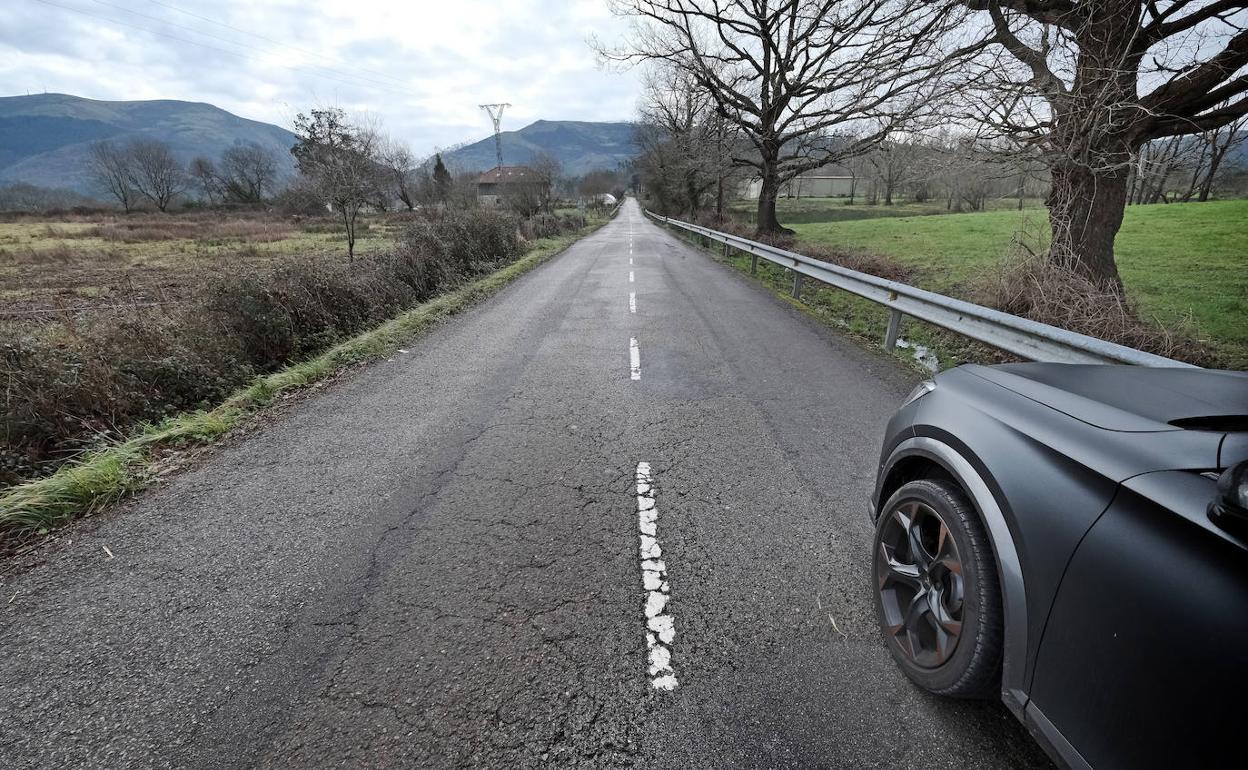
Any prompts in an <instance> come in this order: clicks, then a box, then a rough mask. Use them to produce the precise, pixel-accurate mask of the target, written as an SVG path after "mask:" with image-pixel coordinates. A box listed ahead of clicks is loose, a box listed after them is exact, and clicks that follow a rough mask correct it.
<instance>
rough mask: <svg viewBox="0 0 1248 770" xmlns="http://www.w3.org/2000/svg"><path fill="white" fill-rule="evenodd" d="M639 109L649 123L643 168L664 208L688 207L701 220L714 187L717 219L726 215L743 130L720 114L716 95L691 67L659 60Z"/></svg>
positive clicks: (646, 83)
mask: <svg viewBox="0 0 1248 770" xmlns="http://www.w3.org/2000/svg"><path fill="white" fill-rule="evenodd" d="M638 112H639V113H640V115H639V117H640V123H641V124H642V125H643V126H645V127H646V128H645V129H644V130H643V131H642V132H641V133H640V134H639V135H638V139H639V145H640V147H641V149H642V150H643V154H644V155H645V158H644V160H643V163H642V170H643V173H644V174H645V176H646V183H647V185H648V186H649V187H650V188H651V190H652V191H655V192H656V198H661V200H662V202H663V208H664V210H665V211H667V212H668V213H683V212H687V214H688V217H689V219H691V220H696V219H697V218H698V212H699V210H700V209H701V208H702V206H703V203H704V201H705V199H706V198H707V196H708V195H710V194H711V193H712V191H713V192H714V196H715V215H716V219H717V220H722V219H723V213H724V211H723V207H724V188H725V185H726V184H727V183H728V181H729V178H730V177H731V176H732V174H731V170H732V168H733V165H734V164H733V161H732V157H733V151H734V150H740V149H742V148H741V147H740V146H739V133H738V131H737V130H736V128H735V126H733V125H731V124H729V122H728V121H727V120H725V119H724V118H723V117H722V116H721V115H719V114H718V112H717V111H716V109H715V103H714V100H713V99H712V98H711V95H710V94H709V93H708V92H707V91H705V90H704V89H702V88H701V87H700V86H699V84H698V82H697V79H696V78H695V77H693V75H692V74H691V73H689V72H688V71H686V70H683V69H680V68H678V67H674V66H672V65H671V64H668V63H666V62H659V63H658V64H657V66H655V67H653V68H652V69H651V70H650V71H649V72H647V73H646V77H645V79H644V80H643V94H642V99H641V103H640V105H639V108H638ZM657 193H662V194H661V195H658V194H657Z"/></svg>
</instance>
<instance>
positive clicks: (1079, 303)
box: [975, 254, 1216, 366]
mask: <svg viewBox="0 0 1248 770" xmlns="http://www.w3.org/2000/svg"><path fill="white" fill-rule="evenodd" d="M977 293H978V295H979V296H977V297H976V298H975V301H976V302H979V303H980V304H983V305H988V306H989V307H995V308H997V309H998V310H1003V311H1005V312H1006V313H1011V314H1013V315H1017V316H1022V317H1023V318H1030V319H1032V320H1033V321H1040V322H1041V323H1046V324H1049V325H1050V326H1056V327H1058V328H1061V329H1069V330H1070V331H1074V332H1078V333H1080V334H1086V335H1088V336H1091V337H1097V338H1099V339H1103V340H1108V341H1109V342H1116V343H1118V344H1119V345H1126V346H1128V347H1132V348H1138V349H1139V350H1144V351H1147V352H1149V353H1155V354H1157V355H1160V356H1166V357H1167V358H1176V359H1178V360H1180V361H1187V362H1189V363H1193V364H1198V365H1201V366H1211V365H1216V361H1214V360H1213V356H1212V354H1211V353H1210V351H1209V348H1208V347H1207V346H1206V345H1205V344H1204V343H1202V342H1201V341H1200V340H1199V339H1198V338H1197V336H1196V333H1195V326H1194V325H1193V324H1192V323H1191V320H1190V319H1188V320H1187V321H1186V322H1183V323H1179V324H1175V323H1170V324H1167V325H1166V326H1162V325H1161V324H1160V323H1157V322H1156V321H1152V320H1148V319H1145V318H1144V317H1142V315H1141V313H1140V310H1139V307H1138V305H1137V304H1136V303H1135V302H1134V301H1132V300H1131V299H1130V298H1129V297H1128V296H1125V295H1124V294H1123V293H1122V292H1121V291H1115V290H1113V289H1107V288H1105V287H1103V286H1100V285H1098V284H1096V283H1095V282H1093V281H1090V280H1088V279H1087V278H1085V277H1083V276H1081V275H1079V274H1078V273H1075V272H1073V271H1071V270H1067V269H1064V268H1061V267H1058V266H1056V265H1054V264H1052V263H1050V262H1049V261H1048V260H1047V259H1045V258H1044V256H1043V255H1042V254H1034V255H1033V254H1025V255H1021V256H1015V257H1011V258H1009V259H1007V260H1005V261H1003V262H1002V263H1001V266H1000V267H999V268H998V269H997V270H996V271H995V272H989V273H988V274H987V276H986V277H985V278H984V280H983V281H982V283H981V284H980V286H979V288H978V292H977Z"/></svg>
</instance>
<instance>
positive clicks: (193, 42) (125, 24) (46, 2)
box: [34, 0, 412, 96]
mask: <svg viewBox="0 0 1248 770" xmlns="http://www.w3.org/2000/svg"><path fill="white" fill-rule="evenodd" d="M34 2H36V3H40V4H42V5H47V6H51V7H53V8H60V9H61V10H63V11H70V12H72V13H77V14H80V15H82V16H87V17H90V18H93V19H98V20H100V21H105V22H108V23H109V24H115V25H117V26H120V27H127V28H129V29H134V30H138V31H140V32H146V33H147V34H149V35H156V36H158V37H163V38H168V39H169V40H176V41H178V42H180V43H187V44H189V45H197V46H199V47H201V48H206V49H208V50H211V51H217V52H218V53H223V54H227V55H229V56H236V57H238V58H240V59H242V60H243V61H247V62H251V63H253V64H259V63H260V62H257V61H256V60H255V59H254V58H253V57H250V56H248V55H246V54H243V53H240V52H238V51H232V50H230V49H228V48H221V47H219V46H215V45H210V44H208V43H204V42H201V41H199V40H190V39H188V38H185V37H179V36H177V35H171V34H169V33H168V32H161V31H159V30H154V29H150V28H148V27H141V26H139V25H137V24H130V23H128V22H124V21H121V20H119V19H115V18H112V17H111V16H104V15H101V14H98V13H92V12H90V11H84V10H83V9H81V8H74V7H72V6H68V5H62V4H60V3H56V2H53V1H52V0H34ZM198 34H203V33H198ZM232 45H238V46H240V47H243V48H247V47H248V46H244V45H242V44H240V43H232ZM252 50H260V49H255V48H253V49H252ZM262 53H263V51H262ZM265 66H274V67H279V68H281V69H286V70H291V71H293V72H303V73H306V74H310V75H313V76H314V77H320V78H324V79H327V80H333V81H336V82H339V83H342V84H343V85H348V86H355V87H357V88H359V87H361V85H362V84H361V82H360V80H361V79H358V78H357V80H355V81H352V80H344V79H342V78H338V77H333V76H331V75H324V74H319V73H316V72H312V71H310V70H309V69H308V68H307V67H300V66H296V65H291V64H273V65H265ZM318 69H327V68H318ZM329 71H332V70H329ZM343 74H347V73H343ZM347 76H348V77H355V76H352V75H349V74H347ZM364 80H365V81H366V82H371V81H367V80H366V79H364ZM376 85H378V86H379V87H380V90H382V91H386V92H387V93H392V94H396V95H399V96H411V95H412V94H410V93H407V92H402V91H397V90H394V89H393V88H389V87H387V86H386V85H385V84H376Z"/></svg>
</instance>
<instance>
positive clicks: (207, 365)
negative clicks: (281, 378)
mask: <svg viewBox="0 0 1248 770" xmlns="http://www.w3.org/2000/svg"><path fill="white" fill-rule="evenodd" d="M576 223H577V219H576V218H575V217H565V216H559V217H552V218H551V220H550V221H548V222H543V223H541V224H540V225H538V226H537V227H538V228H545V229H546V230H549V229H550V228H554V229H556V230H559V229H561V228H567V227H573V225H574V224H576ZM127 224H129V223H127ZM200 224H202V225H205V226H212V225H214V224H219V220H209V219H204V220H203V221H202V222H201V223H200ZM134 225H135V226H134V227H118V228H116V232H118V233H122V232H134V231H139V232H143V230H144V226H143V225H142V224H141V223H138V222H136V223H134ZM577 226H579V225H577ZM226 228H228V229H231V230H233V231H235V232H240V233H243V232H247V231H249V225H247V224H246V223H241V222H240V223H237V224H227V225H226ZM520 229H521V223H520V222H519V221H517V220H516V219H515V218H514V217H512V216H511V215H509V214H504V213H499V212H493V211H485V210H476V211H451V212H447V213H446V214H444V215H443V216H441V217H440V218H439V219H438V220H437V221H433V222H429V221H419V222H416V223H415V224H413V225H412V226H411V227H410V228H409V229H408V231H407V233H406V234H405V235H404V236H403V237H402V238H401V239H400V240H399V242H398V243H397V244H396V245H395V247H394V248H393V249H392V250H391V252H390V253H389V254H385V255H380V256H368V257H363V258H360V259H357V260H356V261H355V262H353V263H351V264H345V263H338V264H325V263H322V262H308V261H300V260H291V261H288V262H285V263H283V264H280V265H279V266H278V267H276V268H275V269H272V270H271V271H270V272H267V273H262V272H257V271H254V270H252V271H242V272H237V273H235V272H229V273H226V274H225V275H224V276H223V277H221V278H220V279H218V280H217V281H216V282H215V283H214V284H213V285H212V286H210V287H209V289H208V290H207V291H206V292H205V293H204V295H203V298H202V299H201V300H199V301H198V302H197V303H195V304H192V305H190V306H188V307H186V309H185V310H184V311H183V312H182V313H180V314H177V315H174V316H172V317H169V316H165V315H161V314H157V313H155V312H147V311H144V312H127V313H123V314H115V315H108V314H104V315H100V316H95V317H92V318H90V319H89V320H86V321H77V320H75V319H74V318H73V317H70V316H67V317H66V318H65V320H64V323H62V324H59V325H58V324H49V325H46V326H41V327H34V326H25V327H19V326H16V325H11V326H6V327H5V328H4V329H3V330H0V332H3V338H4V339H8V340H11V341H9V342H5V343H0V392H3V393H4V396H3V398H4V399H5V403H4V407H5V409H4V413H3V417H2V418H0V437H3V438H2V439H0V485H4V484H9V483H14V482H17V481H19V480H22V479H25V478H30V477H32V476H36V475H39V474H42V473H44V472H46V471H48V470H52V469H54V467H55V466H56V465H57V464H58V463H59V462H61V461H63V460H65V459H67V458H68V457H70V456H72V455H73V454H75V453H77V452H80V451H81V450H83V449H84V448H87V447H90V446H93V445H96V444H98V443H100V442H103V441H109V440H113V439H117V438H120V437H121V436H122V435H123V434H124V433H125V432H126V431H128V430H129V429H130V428H131V427H132V426H133V425H135V424H138V423H142V422H155V421H158V420H160V419H162V418H164V417H167V416H169V415H171V414H174V413H177V412H181V411H186V410H192V409H197V408H204V407H208V406H211V405H214V404H217V403H220V402H221V401H223V400H224V399H225V398H226V396H227V395H228V394H229V393H231V392H232V391H234V390H235V389H237V388H238V387H239V386H240V385H242V384H243V383H245V382H246V381H248V380H249V379H250V378H252V377H253V376H255V375H256V374H259V373H266V372H271V371H274V370H277V369H279V368H281V367H282V366H284V365H286V364H289V363H293V362H296V361H299V360H303V359H307V358H310V357H313V356H315V355H317V354H319V353H321V352H323V351H324V350H325V349H327V348H329V347H330V346H332V345H334V344H335V343H337V342H340V341H341V340H342V339H344V338H346V337H349V336H352V335H355V334H358V333H359V332H361V331H363V330H365V329H367V328H370V327H372V326H376V325H378V324H380V323H381V322H383V321H384V320H387V319H389V318H391V317H393V316H395V315H397V314H398V313H399V312H401V311H403V310H405V309H407V308H409V307H411V306H412V305H415V304H417V303H420V302H423V301H426V300H428V299H430V298H432V297H433V296H435V295H437V294H439V293H440V292H443V291H446V290H448V289H451V288H453V287H454V286H455V285H456V284H459V283H461V282H463V281H465V280H467V279H470V278H473V277H475V276H476V275H477V274H480V273H485V272H488V271H490V270H493V269H495V268H497V267H499V266H500V265H502V264H505V263H509V262H512V261H514V260H515V259H517V258H518V257H520V256H521V254H522V253H523V247H522V242H521V240H520V236H519V230H520ZM143 234H144V236H147V235H148V234H147V233H143ZM49 258H50V257H49Z"/></svg>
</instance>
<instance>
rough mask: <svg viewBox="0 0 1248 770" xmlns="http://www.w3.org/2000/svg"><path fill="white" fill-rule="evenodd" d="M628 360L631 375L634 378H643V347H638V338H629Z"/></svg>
mask: <svg viewBox="0 0 1248 770" xmlns="http://www.w3.org/2000/svg"><path fill="white" fill-rule="evenodd" d="M628 361H629V366H630V369H631V376H632V378H633V379H634V380H640V379H641V348H639V347H637V338H636V337H631V338H630V339H629V340H628Z"/></svg>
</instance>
